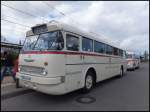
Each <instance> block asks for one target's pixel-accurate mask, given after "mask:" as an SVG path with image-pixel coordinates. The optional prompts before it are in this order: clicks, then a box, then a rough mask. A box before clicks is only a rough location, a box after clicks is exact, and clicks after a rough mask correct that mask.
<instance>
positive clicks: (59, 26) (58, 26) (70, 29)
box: [27, 21, 125, 51]
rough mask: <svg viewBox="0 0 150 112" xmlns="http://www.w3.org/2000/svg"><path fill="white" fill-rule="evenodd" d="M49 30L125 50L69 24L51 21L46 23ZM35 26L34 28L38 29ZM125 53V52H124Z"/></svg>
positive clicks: (28, 33)
mask: <svg viewBox="0 0 150 112" xmlns="http://www.w3.org/2000/svg"><path fill="white" fill-rule="evenodd" d="M40 25H43V24H37V25H36V26H40ZM46 25H47V27H48V29H49V28H52V27H53V28H54V29H55V30H56V29H57V30H59V29H60V30H64V31H68V32H72V33H75V34H78V35H81V36H84V37H87V38H89V39H93V40H96V41H99V42H102V43H105V44H108V45H110V46H112V47H116V48H118V49H121V50H123V49H122V48H119V47H118V46H116V45H114V44H112V43H110V42H108V41H104V39H102V37H98V38H97V37H96V36H94V35H93V34H92V33H88V32H85V31H83V30H80V29H78V28H76V27H74V26H71V25H68V24H65V23H62V22H58V21H50V22H49V23H46ZM36 26H34V27H36ZM31 32H32V30H30V31H28V32H27V35H30V33H31ZM124 51H125V50H124Z"/></svg>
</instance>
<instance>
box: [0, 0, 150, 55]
mask: <svg viewBox="0 0 150 112" xmlns="http://www.w3.org/2000/svg"><path fill="white" fill-rule="evenodd" d="M10 7H11V8H10ZM14 8H15V10H14ZM16 9H17V10H16ZM51 20H57V21H60V22H64V23H67V24H70V25H72V26H75V27H77V28H79V29H81V30H83V31H85V32H91V33H92V32H93V34H94V35H95V36H96V38H102V39H104V40H106V41H108V42H110V43H113V44H115V45H116V46H118V47H121V48H123V49H125V50H127V51H133V52H137V53H141V52H144V51H145V50H147V51H148V52H149V2H148V1H2V2H1V35H2V36H3V37H5V38H6V40H8V41H9V42H12V43H19V41H20V40H21V41H22V42H23V41H24V39H25V35H26V31H28V30H30V27H32V26H34V25H36V24H40V23H45V22H49V21H51ZM8 21H9V22H8ZM14 23H15V24H14ZM16 23H17V24H16ZM23 25H24V26H23Z"/></svg>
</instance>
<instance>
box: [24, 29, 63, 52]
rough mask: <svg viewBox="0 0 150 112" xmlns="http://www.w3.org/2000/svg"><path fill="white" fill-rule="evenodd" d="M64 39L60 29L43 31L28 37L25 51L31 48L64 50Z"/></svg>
mask: <svg viewBox="0 0 150 112" xmlns="http://www.w3.org/2000/svg"><path fill="white" fill-rule="evenodd" d="M63 47H64V40H63V36H62V33H61V32H60V31H53V32H48V33H43V34H40V35H36V36H30V37H27V38H26V40H25V43H24V47H23V51H31V50H40V51H41V50H62V49H63Z"/></svg>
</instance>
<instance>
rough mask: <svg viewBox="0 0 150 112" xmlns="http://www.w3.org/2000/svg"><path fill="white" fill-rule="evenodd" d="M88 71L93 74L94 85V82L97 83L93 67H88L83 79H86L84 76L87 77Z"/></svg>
mask: <svg viewBox="0 0 150 112" xmlns="http://www.w3.org/2000/svg"><path fill="white" fill-rule="evenodd" d="M89 71H91V72H92V73H93V78H94V83H96V81H97V74H96V70H95V69H94V67H89V68H88V69H87V71H86V72H85V77H86V75H87V73H88V72H89ZM85 77H84V78H85Z"/></svg>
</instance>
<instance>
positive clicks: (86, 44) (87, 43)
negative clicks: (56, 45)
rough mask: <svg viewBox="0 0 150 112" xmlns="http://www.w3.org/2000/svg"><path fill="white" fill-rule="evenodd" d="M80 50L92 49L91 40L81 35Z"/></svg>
mask: <svg viewBox="0 0 150 112" xmlns="http://www.w3.org/2000/svg"><path fill="white" fill-rule="evenodd" d="M82 50H83V51H89V52H92V51H93V40H91V39H88V38H85V37H82Z"/></svg>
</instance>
